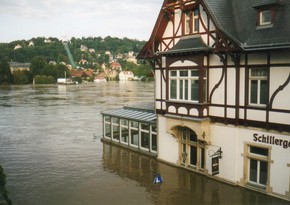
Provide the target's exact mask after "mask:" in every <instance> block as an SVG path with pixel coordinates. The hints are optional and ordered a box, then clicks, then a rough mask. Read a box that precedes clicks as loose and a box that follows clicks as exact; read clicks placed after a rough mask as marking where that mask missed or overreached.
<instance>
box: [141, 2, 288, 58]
mask: <svg viewBox="0 0 290 205" xmlns="http://www.w3.org/2000/svg"><path fill="white" fill-rule="evenodd" d="M166 2H167V0H165V1H164V3H163V6H162V8H164V7H165V5H166ZM197 2H200V4H202V5H203V6H204V8H205V10H206V11H207V12H208V14H209V15H210V17H211V18H212V20H213V22H214V24H215V26H216V27H217V29H218V30H219V31H221V32H222V33H223V34H224V35H225V36H227V37H228V38H229V39H230V40H232V41H234V42H235V43H236V44H237V45H238V46H240V48H241V49H243V50H245V51H250V50H262V49H277V48H279V49H280V48H290V21H289V19H290V1H289V0H200V1H197ZM269 7H273V8H275V13H276V14H275V19H274V23H273V24H272V25H270V26H257V21H258V20H257V18H258V11H259V9H264V8H269ZM165 16H166V14H165V13H164V12H163V11H162V10H161V11H160V14H159V16H158V19H157V21H156V24H155V27H154V29H153V32H152V35H151V37H150V40H149V41H148V43H147V44H146V45H145V46H144V48H143V49H142V50H141V52H140V53H139V55H138V57H137V58H152V57H154V52H156V49H157V46H158V45H156V44H157V43H158V40H160V37H161V35H162V33H163V32H164V30H165V28H166V26H165V25H164V24H166V21H167V22H168V18H166V17H165ZM177 44H178V43H177ZM177 44H176V45H175V46H177ZM199 48H201V50H203V49H205V48H204V46H201V47H199ZM173 50H174V48H171V51H173ZM175 50H177V49H175ZM165 53H166V52H165Z"/></svg>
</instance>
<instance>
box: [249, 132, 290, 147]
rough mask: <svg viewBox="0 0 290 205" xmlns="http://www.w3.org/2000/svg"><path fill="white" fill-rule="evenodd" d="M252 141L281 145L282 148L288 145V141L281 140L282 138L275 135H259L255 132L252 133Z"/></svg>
mask: <svg viewBox="0 0 290 205" xmlns="http://www.w3.org/2000/svg"><path fill="white" fill-rule="evenodd" d="M253 141H254V142H260V143H265V144H272V145H277V146H281V147H283V148H284V149H288V148H289V147H290V141H288V140H282V139H279V138H276V137H275V136H272V135H264V134H263V135H259V134H257V133H254V134H253Z"/></svg>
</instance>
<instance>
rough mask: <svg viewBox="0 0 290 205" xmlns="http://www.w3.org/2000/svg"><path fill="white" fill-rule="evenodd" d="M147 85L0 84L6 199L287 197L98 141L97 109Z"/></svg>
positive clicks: (137, 94) (118, 103)
mask: <svg viewBox="0 0 290 205" xmlns="http://www.w3.org/2000/svg"><path fill="white" fill-rule="evenodd" d="M153 89H154V84H153V83H142V82H126V83H118V82H108V83H99V84H97V83H96V84H83V85H70V86H63V85H47V86H33V85H26V86H0V165H1V166H2V167H3V169H4V172H5V174H6V186H5V188H6V190H7V191H8V198H9V199H10V200H11V201H12V203H13V205H111V204H118V205H122V204H124V205H126V204H133V205H135V204H136V205H137V204H138V205H143V204H148V205H153V204H156V205H162V204H169V205H170V204H172V205H173V204H181V205H182V204H214V205H215V204H217V205H219V204H230V205H232V204H275V205H276V204H288V203H287V202H286V201H283V200H280V199H276V198H272V197H269V196H266V195H263V194H260V193H255V192H252V191H249V190H246V189H243V188H239V187H233V186H230V185H227V184H224V183H220V182H217V181H214V180H211V179H209V178H206V177H203V176H202V175H199V174H195V173H192V172H188V171H186V170H182V169H178V168H175V167H171V166H168V165H166V164H163V163H160V162H158V161H156V160H155V159H152V158H149V157H147V156H144V155H141V154H137V153H135V152H132V151H129V150H126V149H121V148H118V147H115V146H111V145H109V144H104V143H102V142H101V140H100V139H101V136H102V120H101V114H100V112H101V111H104V110H109V109H114V108H120V107H122V106H123V105H125V104H132V103H138V102H144V101H153V99H154V92H153ZM153 172H159V173H161V175H162V177H163V179H164V182H163V183H162V184H158V185H156V184H153V183H152V182H153V178H154V176H153ZM0 204H1V201H0Z"/></svg>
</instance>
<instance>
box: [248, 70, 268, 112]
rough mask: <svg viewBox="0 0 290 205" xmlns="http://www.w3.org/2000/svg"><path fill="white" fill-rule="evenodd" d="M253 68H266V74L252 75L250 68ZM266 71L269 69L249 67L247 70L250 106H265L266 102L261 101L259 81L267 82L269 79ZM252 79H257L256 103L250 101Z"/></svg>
mask: <svg viewBox="0 0 290 205" xmlns="http://www.w3.org/2000/svg"><path fill="white" fill-rule="evenodd" d="M254 69H257V70H258V69H266V70H267V74H266V75H265V76H252V70H254ZM268 72H269V70H268V69H267V68H251V69H250V70H249V105H251V106H262V107H264V106H266V104H263V103H261V98H260V96H261V82H262V81H267V82H268V84H269V79H268ZM252 81H257V96H256V97H257V103H253V102H251V95H252V87H251V85H252V83H251V82H252Z"/></svg>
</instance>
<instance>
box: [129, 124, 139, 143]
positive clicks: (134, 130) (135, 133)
mask: <svg viewBox="0 0 290 205" xmlns="http://www.w3.org/2000/svg"><path fill="white" fill-rule="evenodd" d="M130 124H131V125H130V135H131V145H133V146H139V123H138V122H135V121H131V123H130Z"/></svg>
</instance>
